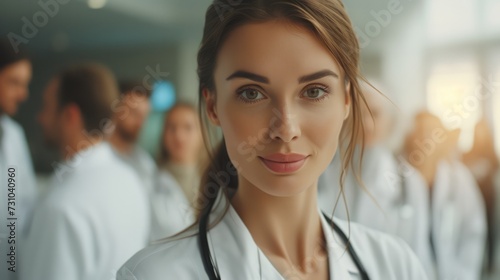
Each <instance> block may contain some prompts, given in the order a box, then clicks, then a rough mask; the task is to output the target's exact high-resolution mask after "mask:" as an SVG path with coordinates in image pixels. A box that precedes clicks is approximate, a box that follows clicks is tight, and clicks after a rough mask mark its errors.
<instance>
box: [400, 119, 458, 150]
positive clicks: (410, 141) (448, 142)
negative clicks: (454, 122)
mask: <svg viewBox="0 0 500 280" xmlns="http://www.w3.org/2000/svg"><path fill="white" fill-rule="evenodd" d="M459 136H460V131H459V130H453V131H448V130H447V129H446V128H445V127H444V126H443V124H442V123H441V121H440V120H439V118H438V117H435V116H431V115H428V116H427V115H426V116H420V117H418V118H417V119H416V121H415V127H414V129H413V131H412V132H411V133H410V134H409V135H408V137H407V139H406V143H405V149H406V152H407V153H408V154H411V153H412V152H416V151H420V152H422V153H423V154H424V155H425V158H426V159H430V160H440V159H442V158H444V157H446V156H448V155H449V154H450V153H451V152H452V151H453V149H454V148H455V147H456V145H457V141H458V137H459Z"/></svg>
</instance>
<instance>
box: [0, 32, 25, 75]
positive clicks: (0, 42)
mask: <svg viewBox="0 0 500 280" xmlns="http://www.w3.org/2000/svg"><path fill="white" fill-rule="evenodd" d="M22 60H30V58H29V55H28V53H27V52H26V50H25V49H24V48H14V46H13V45H12V44H11V43H10V41H9V40H7V39H4V38H0V71H2V70H3V69H4V68H5V67H7V66H9V65H11V64H14V63H17V62H19V61H22Z"/></svg>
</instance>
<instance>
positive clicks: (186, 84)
mask: <svg viewBox="0 0 500 280" xmlns="http://www.w3.org/2000/svg"><path fill="white" fill-rule="evenodd" d="M210 2H211V1H210V0H142V1H134V0H41V1H26V0H3V1H2V2H1V3H0V34H2V36H10V38H11V39H12V38H14V40H15V41H16V42H18V44H20V45H21V46H23V47H26V48H27V49H28V50H29V51H30V53H31V55H32V57H33V65H34V72H33V80H32V83H31V85H30V98H29V100H28V101H27V102H25V103H24V104H23V105H22V107H21V110H20V112H19V113H18V114H17V115H16V116H15V119H16V120H17V121H19V123H21V124H22V126H23V127H24V128H25V131H26V134H27V138H28V141H29V142H30V143H29V144H30V148H31V151H32V154H33V161H34V164H35V169H36V171H37V173H39V174H40V175H43V174H48V173H50V172H51V171H53V168H52V166H51V164H52V162H54V160H56V158H55V156H54V154H52V153H51V152H49V151H46V149H45V148H44V147H43V143H42V141H38V139H40V138H41V137H40V128H39V126H38V125H37V123H36V122H35V116H36V114H37V112H38V111H39V109H40V104H41V94H42V90H43V88H44V86H45V84H46V83H47V81H48V79H49V78H50V77H51V76H52V75H53V74H54V73H55V72H56V71H58V70H60V69H61V67H63V66H65V65H67V64H69V63H72V62H78V61H82V60H96V61H99V62H102V63H104V64H106V65H107V66H108V67H110V68H111V69H112V70H113V71H114V73H115V74H116V76H117V78H118V79H129V78H134V79H141V80H144V81H145V82H147V83H151V84H152V83H155V91H154V93H153V95H154V96H153V103H154V104H153V107H154V108H155V109H154V110H153V112H152V113H151V116H150V119H149V121H148V124H147V125H146V127H145V128H144V131H143V134H142V137H141V144H142V146H143V147H144V148H146V149H147V150H148V151H149V152H151V153H152V154H154V153H155V152H156V149H157V147H158V137H159V134H160V131H159V130H160V129H161V125H159V122H161V121H162V119H163V118H162V115H163V113H164V112H165V110H166V109H168V107H169V106H170V104H171V103H172V102H173V101H174V100H183V101H189V102H196V99H197V89H198V81H197V76H196V52H197V48H198V45H199V42H200V40H201V32H202V27H203V20H204V12H205V10H206V8H207V6H208V5H209V3H210ZM235 2H237V1H235ZM344 2H345V5H346V7H347V10H348V12H349V14H350V16H351V19H352V21H353V24H354V26H355V27H356V31H357V33H358V36H359V40H360V44H361V47H362V61H361V68H362V71H363V73H364V74H365V76H367V77H370V78H373V79H376V80H378V81H380V83H381V84H383V85H384V86H383V91H384V93H385V94H387V95H388V96H389V97H390V98H391V99H392V100H393V101H394V103H395V104H396V105H397V106H398V107H399V109H400V111H401V113H402V115H403V117H404V116H407V117H408V118H410V117H411V116H412V114H413V113H414V112H416V111H418V110H421V109H423V108H427V109H429V110H430V111H431V112H433V113H436V114H437V115H439V116H440V117H441V118H442V120H443V122H444V123H445V125H447V126H449V127H450V128H457V127H459V128H461V129H462V136H461V139H460V148H461V149H462V151H464V152H465V151H467V150H468V149H470V147H471V145H472V139H473V130H474V126H475V124H476V122H477V121H478V120H479V118H480V117H481V116H482V115H483V114H485V115H486V116H487V118H488V121H489V122H490V124H491V126H492V127H495V134H496V143H495V145H496V148H497V153H499V152H500V143H499V139H500V137H499V136H500V112H499V111H500V16H499V15H500V0H432V1H431V0H421V1H417V0H413V1H412V0H370V1H366V0H363V1H362V0H346V1H344ZM403 132H404V130H403V129H402V130H401V133H403Z"/></svg>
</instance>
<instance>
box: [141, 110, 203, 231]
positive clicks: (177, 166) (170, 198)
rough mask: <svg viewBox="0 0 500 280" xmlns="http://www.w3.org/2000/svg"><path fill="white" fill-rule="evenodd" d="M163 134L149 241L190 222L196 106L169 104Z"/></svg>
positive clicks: (196, 172)
mask: <svg viewBox="0 0 500 280" xmlns="http://www.w3.org/2000/svg"><path fill="white" fill-rule="evenodd" d="M162 135H163V137H162V140H161V142H160V144H161V147H160V156H159V159H158V167H159V172H158V176H157V180H158V181H157V183H156V186H155V190H154V193H153V196H152V206H153V221H152V230H151V240H157V239H160V238H164V237H168V236H171V235H173V234H175V233H178V232H180V231H181V230H183V229H185V228H186V227H187V226H189V225H190V224H192V223H193V221H194V218H195V217H194V212H195V211H194V207H195V204H196V203H195V202H196V197H197V193H198V189H199V185H200V180H201V178H200V177H201V172H200V170H201V168H200V160H201V158H200V151H201V148H202V145H203V139H202V136H201V131H200V122H199V118H198V113H197V112H196V108H195V107H193V106H191V105H189V104H184V103H178V104H176V105H175V106H174V107H172V108H171V109H170V111H169V112H168V113H167V114H166V115H165V124H164V129H163V134H162Z"/></svg>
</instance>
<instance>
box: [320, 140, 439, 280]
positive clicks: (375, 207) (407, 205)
mask: <svg viewBox="0 0 500 280" xmlns="http://www.w3.org/2000/svg"><path fill="white" fill-rule="evenodd" d="M357 152H358V153H359V150H357ZM353 159H354V160H355V163H354V164H355V165H354V166H355V167H357V166H358V162H359V160H357V159H358V156H357V155H356V156H354V158H353ZM341 168H342V164H341V161H340V159H339V156H338V154H337V155H335V157H334V160H333V161H332V163H331V164H330V165H329V166H328V168H327V170H326V171H325V172H324V173H323V175H322V176H321V177H320V179H319V182H318V200H319V205H320V207H321V209H322V210H323V211H325V212H326V213H327V214H332V213H333V214H334V216H335V217H338V218H340V219H343V220H348V219H349V220H350V221H353V222H357V223H360V224H362V225H364V226H367V227H369V228H372V229H376V230H379V231H382V232H385V233H388V234H391V235H395V236H398V237H400V238H402V239H403V240H404V241H406V243H407V244H408V245H409V246H410V248H412V250H413V251H414V252H415V254H416V255H417V257H418V258H419V259H420V261H421V262H422V264H423V266H424V268H425V270H426V272H427V273H428V277H429V279H434V276H435V267H434V264H433V260H432V251H431V247H430V242H429V239H430V226H429V200H428V197H427V194H428V192H427V189H426V187H425V185H424V184H425V182H424V181H423V178H421V176H420V175H419V174H418V172H417V171H416V170H415V169H413V168H412V167H411V166H410V165H409V164H408V163H406V162H404V161H403V160H401V163H398V160H397V159H396V158H395V157H394V155H393V154H392V153H391V152H390V151H389V150H388V149H386V148H383V147H373V148H369V149H365V152H364V157H363V165H362V169H361V172H360V171H359V170H357V171H356V172H357V173H358V175H359V176H360V178H361V180H362V182H363V184H364V188H365V189H363V187H362V186H361V185H360V183H359V182H358V180H357V179H356V175H355V174H356V173H354V172H353V171H352V170H351V169H349V171H348V173H347V174H346V176H345V182H344V196H345V200H346V204H345V203H344V200H343V198H342V196H341V193H340V183H339V179H340V173H341ZM338 197H340V198H339V201H338V204H337V206H336V208H335V209H334V207H335V203H336V201H337V198H338ZM346 205H347V207H346ZM346 208H347V209H348V211H347V209H346ZM334 210H335V212H334Z"/></svg>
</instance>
